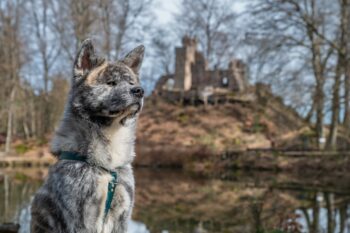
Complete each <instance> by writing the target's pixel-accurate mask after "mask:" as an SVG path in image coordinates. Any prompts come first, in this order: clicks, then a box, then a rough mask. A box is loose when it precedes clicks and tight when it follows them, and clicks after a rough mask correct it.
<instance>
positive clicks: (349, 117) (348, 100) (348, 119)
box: [343, 67, 350, 129]
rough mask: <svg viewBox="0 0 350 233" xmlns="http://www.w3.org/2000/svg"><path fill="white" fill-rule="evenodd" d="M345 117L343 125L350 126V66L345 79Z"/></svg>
mask: <svg viewBox="0 0 350 233" xmlns="http://www.w3.org/2000/svg"><path fill="white" fill-rule="evenodd" d="M344 85H345V86H344V92H345V93H344V118H343V125H344V126H345V127H346V128H347V129H349V128H350V106H349V104H350V68H349V67H347V68H346V74H345V81H344Z"/></svg>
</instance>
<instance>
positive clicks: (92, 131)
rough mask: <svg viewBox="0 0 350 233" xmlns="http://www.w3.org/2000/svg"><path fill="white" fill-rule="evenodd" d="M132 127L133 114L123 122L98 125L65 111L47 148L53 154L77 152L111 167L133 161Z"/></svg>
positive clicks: (92, 161)
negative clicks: (49, 146) (49, 148)
mask: <svg viewBox="0 0 350 233" xmlns="http://www.w3.org/2000/svg"><path fill="white" fill-rule="evenodd" d="M135 130H136V117H134V118H132V119H128V120H127V121H125V122H124V123H123V124H121V123H120V121H119V120H114V121H113V122H111V123H110V124H106V125H102V126H101V125H99V124H97V123H95V122H91V121H89V120H86V119H81V118H79V117H76V116H73V114H70V112H69V111H67V112H66V113H65V116H64V118H63V120H62V122H61V125H60V127H59V128H58V130H57V132H56V134H55V136H54V139H53V140H52V145H51V150H52V153H53V154H55V155H56V156H59V154H60V153H61V152H62V151H73V152H78V153H79V154H81V155H82V156H86V157H87V161H88V162H89V163H91V164H95V165H98V166H101V167H104V168H106V169H108V170H114V169H116V168H118V167H123V166H126V165H128V164H130V163H131V162H132V161H133V159H134V157H135V152H134V143H135Z"/></svg>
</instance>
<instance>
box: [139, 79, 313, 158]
mask: <svg viewBox="0 0 350 233" xmlns="http://www.w3.org/2000/svg"><path fill="white" fill-rule="evenodd" d="M249 94H251V95H253V96H254V98H252V99H251V100H249V101H244V100H242V98H238V97H232V98H230V99H229V100H228V101H226V103H222V104H216V105H206V106H205V105H199V106H192V105H187V106H183V105H180V104H178V103H177V104H176V103H170V102H168V101H166V100H164V99H161V98H159V97H158V98H157V97H154V96H153V97H150V98H148V99H147V100H146V102H145V105H144V106H145V107H144V109H143V112H142V114H141V116H140V119H139V125H138V131H137V149H138V151H139V153H138V154H139V155H140V156H138V158H137V161H136V163H138V164H141V165H142V164H145V165H146V164H149V163H153V162H155V163H158V164H163V163H165V164H169V163H170V164H171V163H172V162H174V163H175V164H176V163H177V162H176V161H178V159H180V160H182V159H186V156H188V155H193V154H212V153H220V152H223V151H226V150H243V149H252V148H272V147H273V148H276V147H277V148H286V147H290V146H293V147H294V148H296V147H298V146H305V143H308V142H307V140H306V139H305V138H306V137H307V136H310V135H311V136H312V131H311V130H310V128H309V126H308V124H307V123H306V122H304V120H303V119H302V118H301V117H300V116H299V115H298V114H297V113H296V112H295V111H294V110H293V109H291V108H289V107H287V106H285V105H284V104H283V101H282V99H281V98H279V97H275V96H274V95H273V94H271V91H270V90H269V88H267V87H266V86H264V85H258V86H257V87H254V88H252V89H251V90H250V91H249ZM160 155H161V156H160Z"/></svg>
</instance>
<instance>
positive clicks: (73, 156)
mask: <svg viewBox="0 0 350 233" xmlns="http://www.w3.org/2000/svg"><path fill="white" fill-rule="evenodd" d="M58 158H59V160H73V161H80V162H85V163H88V162H87V158H86V157H85V156H81V155H80V154H79V153H77V152H71V151H62V152H61V153H60V155H59V157H58ZM96 167H98V168H101V169H102V170H104V171H107V172H109V174H110V175H111V176H112V180H111V181H109V182H108V190H107V198H106V205H105V217H106V216H107V214H108V212H109V210H110V209H111V205H112V201H113V196H114V192H115V187H116V186H117V183H118V173H117V172H116V171H111V170H108V169H106V168H104V167H101V166H96Z"/></svg>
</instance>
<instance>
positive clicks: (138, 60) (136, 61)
mask: <svg viewBox="0 0 350 233" xmlns="http://www.w3.org/2000/svg"><path fill="white" fill-rule="evenodd" d="M144 53H145V46H143V45H139V46H137V47H136V48H134V49H133V50H132V51H131V52H129V53H128V54H127V55H126V56H125V58H124V59H123V60H122V62H123V63H124V64H126V65H127V66H129V67H130V68H131V69H132V70H133V71H134V72H135V74H138V73H139V70H140V68H141V65H142V61H143V55H144Z"/></svg>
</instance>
